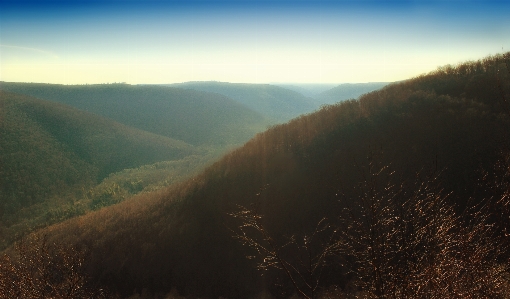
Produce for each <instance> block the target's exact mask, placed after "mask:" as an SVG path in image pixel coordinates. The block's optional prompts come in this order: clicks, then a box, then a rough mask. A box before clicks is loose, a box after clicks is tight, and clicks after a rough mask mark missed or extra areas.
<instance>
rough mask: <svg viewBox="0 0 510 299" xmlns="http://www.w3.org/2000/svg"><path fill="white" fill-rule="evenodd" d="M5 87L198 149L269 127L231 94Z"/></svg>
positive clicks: (108, 87)
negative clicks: (194, 146)
mask: <svg viewBox="0 0 510 299" xmlns="http://www.w3.org/2000/svg"><path fill="white" fill-rule="evenodd" d="M0 89H2V90H5V91H10V92H14V93H20V94H25V95H29V96H33V97H37V98H40V99H45V100H49V101H54V102H59V103H63V104H67V105H69V106H73V107H75V108H78V109H81V110H84V111H88V112H91V113H95V114H98V115H101V116H104V117H107V118H110V119H112V120H115V121H117V122H119V123H122V124H125V125H127V126H131V127H134V128H138V129H140V130H144V131H147V132H151V133H154V134H158V135H162V136H166V137H170V138H173V139H177V140H182V141H184V142H186V143H190V144H193V145H215V146H216V145H220V146H224V145H229V144H242V143H243V142H245V141H247V140H248V139H250V138H251V137H252V136H254V135H255V134H256V133H257V132H260V131H261V130H263V129H265V128H266V126H267V125H268V121H267V120H266V119H265V118H264V117H262V116H261V115H260V114H258V113H256V112H254V111H252V110H250V109H248V108H246V107H245V106H243V105H241V104H239V103H238V102H236V101H234V100H232V99H230V98H227V97H225V96H222V95H219V94H213V93H206V92H201V91H195V90H184V89H178V88H170V87H163V86H132V85H127V84H99V85H69V86H66V85H57V84H34V83H9V82H0Z"/></svg>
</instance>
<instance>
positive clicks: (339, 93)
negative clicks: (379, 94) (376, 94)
mask: <svg viewBox="0 0 510 299" xmlns="http://www.w3.org/2000/svg"><path fill="white" fill-rule="evenodd" d="M388 84H389V83H388V82H370V83H344V84H340V85H338V86H336V87H333V88H331V89H328V90H326V91H323V92H321V93H319V94H317V95H316V96H315V97H314V98H315V99H316V100H317V102H318V103H320V104H321V105H322V104H334V103H337V102H340V101H345V100H350V99H357V98H358V97H359V96H361V95H363V94H365V93H369V92H371V91H374V90H377V89H381V88H383V87H384V86H386V85H388Z"/></svg>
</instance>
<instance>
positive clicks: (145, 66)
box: [0, 0, 510, 84]
mask: <svg viewBox="0 0 510 299" xmlns="http://www.w3.org/2000/svg"><path fill="white" fill-rule="evenodd" d="M508 2H509V1H464V0H442V1H369V0H361V1H354V0H344V1H342V0H340V1H320V0H319V1H307V0H298V1H291V0H287V1H285V0H279V1H278V0H277V1H257V0H255V1H248V0H237V1H234V0H230V1H212V0H209V1H208V0H202V1H194V0H191V1H165V0H148V1H139V0H103V1H91V0H89V1H87V0H83V1H80V0H78V1H24V0H21V1H1V2H0V80H2V81H14V82H46V83H62V84H85V83H88V84H92V83H108V82H110V83H111V82H127V83H131V84H146V83H174V82H185V81H208V80H215V81H226V82H247V83H346V82H375V81H379V82H380V81H385V82H387V81H397V80H403V79H406V78H410V77H413V76H417V75H419V74H422V73H426V72H429V71H432V70H434V69H436V68H437V67H438V66H441V65H445V64H456V63H459V62H462V61H466V60H476V59H479V58H483V57H484V56H487V55H492V54H496V53H501V52H503V51H510V17H508V16H509V15H510V4H509V3H508Z"/></svg>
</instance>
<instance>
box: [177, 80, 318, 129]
mask: <svg viewBox="0 0 510 299" xmlns="http://www.w3.org/2000/svg"><path fill="white" fill-rule="evenodd" d="M168 86H172V87H179V88H188V89H193V90H201V91H207V92H214V93H218V94H222V95H225V96H228V97H230V98H232V99H234V100H236V101H237V102H239V103H241V104H243V105H245V106H246V107H249V108H250V109H252V110H254V111H257V112H258V113H260V114H262V115H264V116H266V117H268V118H271V119H272V120H273V121H276V122H286V121H288V120H290V119H292V118H294V117H297V116H299V115H301V114H304V113H310V112H312V111H314V110H315V109H316V106H315V104H314V103H313V100H312V99H310V98H308V97H305V96H304V95H302V94H301V93H299V92H296V91H293V90H289V89H285V88H282V87H279V86H275V85H270V84H248V83H226V82H216V81H204V82H200V81H197V82H185V83H176V84H169V85H168Z"/></svg>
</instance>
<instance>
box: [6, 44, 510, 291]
mask: <svg viewBox="0 0 510 299" xmlns="http://www.w3.org/2000/svg"><path fill="white" fill-rule="evenodd" d="M380 84H381V86H378V85H377V87H375V85H374V86H372V88H379V89H377V90H372V91H367V92H366V93H365V92H364V91H363V92H362V94H360V95H359V97H357V98H355V99H354V98H351V99H345V98H341V97H340V93H337V92H339V91H338V90H337V91H335V89H336V88H334V89H331V90H330V91H328V92H326V93H325V95H327V96H325V95H324V94H323V96H324V97H327V98H328V101H331V103H332V104H327V103H326V102H323V103H322V106H321V107H320V108H317V106H316V104H313V103H317V101H318V99H319V97H316V98H315V99H311V98H310V97H306V96H303V95H300V94H298V93H297V92H295V91H287V90H285V89H284V88H281V87H278V88H275V87H271V86H266V85H261V86H258V85H253V86H252V85H250V86H249V88H246V89H244V91H243V92H244V93H246V94H250V97H251V99H252V101H256V100H257V99H259V100H260V101H261V102H260V103H265V104H261V105H259V107H260V108H261V109H259V110H256V109H254V108H253V107H250V106H249V105H246V104H245V103H242V102H241V100H240V99H241V98H242V93H241V91H239V90H240V89H241V87H242V85H229V84H227V83H221V84H220V83H193V84H189V85H188V86H186V87H185V88H184V86H179V87H175V86H173V87H168V86H129V85H123V84H118V85H104V86H92V87H91V86H83V87H77V86H53V85H37V84H17V83H5V82H2V83H0V109H1V110H0V111H1V116H0V120H1V122H0V134H1V135H0V136H2V137H1V140H0V163H1V164H0V165H1V166H0V167H1V168H0V171H1V172H2V173H1V174H2V175H1V176H0V180H1V181H0V197H1V198H2V203H1V206H0V208H1V210H0V216H1V218H0V220H1V222H0V236H1V237H2V239H1V240H0V241H1V242H2V243H1V245H2V249H4V251H3V252H2V253H0V297H2V298H16V297H23V298H41V297H42V298H46V297H47V298H49V297H52V298H292V297H298V298H508V297H510V292H509V290H510V278H509V277H510V276H509V275H510V272H509V271H510V247H509V246H510V240H509V238H508V235H509V233H510V231H509V230H510V221H509V219H510V134H509V132H510V102H509V101H510V52H508V53H503V54H497V55H494V56H488V57H485V58H483V59H480V60H478V61H468V62H464V63H461V64H458V65H455V66H452V65H447V66H443V67H440V68H438V69H437V70H434V71H432V72H430V73H428V74H424V75H421V76H418V77H415V78H410V79H408V80H405V81H402V82H395V83H390V84H386V83H380ZM193 86H195V87H196V86H201V87H200V89H198V88H197V89H196V90H195V89H193ZM205 87H207V88H213V87H214V88H217V90H216V91H212V90H203V89H202V88H205ZM340 87H341V86H339V87H338V88H340ZM345 88H346V86H344V92H346V91H345V90H346V89H345ZM226 91H228V92H231V93H232V94H230V95H226V94H225V92H226ZM234 91H235V92H237V93H238V95H236V94H233V93H234ZM276 91H277V92H276ZM221 92H224V93H221ZM257 94H258V96H257ZM335 94H336V95H337V99H338V101H335V100H333V99H334V97H335ZM260 95H265V96H262V97H261V96H260ZM293 97H295V99H296V100H295V101H296V102H295V106H293V102H292V99H293ZM277 101H280V102H279V103H287V104H286V105H290V106H292V107H298V106H299V105H301V104H303V103H308V104H306V105H308V107H309V108H306V109H309V110H306V109H305V108H303V111H301V112H298V111H296V112H295V113H296V115H293V116H290V115H287V116H285V115H284V114H282V113H280V116H278V117H276V116H275V115H277V114H275V113H276V111H273V114H271V113H269V112H267V110H264V109H277V108H275V107H278V106H277V105H276V106H274V107H272V108H271V105H269V104H273V103H275V102H277ZM307 101H308V102H307ZM314 101H315V102H314ZM333 102H334V103H333ZM268 105H269V106H268ZM282 105H283V104H282ZM314 105H315V106H314ZM268 107H269V108H268ZM282 107H287V106H285V105H284V106H282ZM262 108H263V109H262ZM122 109H125V110H122ZM285 109H286V108H284V109H283V110H285ZM264 111H266V112H264ZM195 112H196V113H195ZM185 113H188V114H185ZM180 115H186V118H184V117H182V116H180ZM190 115H193V116H194V117H195V118H193V119H190V118H189V117H190ZM282 115H283V116H282ZM279 117H282V118H279ZM285 117H288V118H289V119H290V120H289V121H288V122H286V123H281V121H282V119H285ZM169 118H171V119H169ZM179 124H183V126H182V127H180V125H179Z"/></svg>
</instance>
